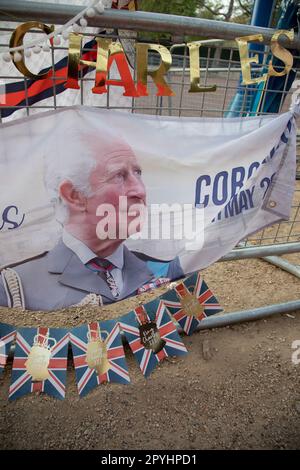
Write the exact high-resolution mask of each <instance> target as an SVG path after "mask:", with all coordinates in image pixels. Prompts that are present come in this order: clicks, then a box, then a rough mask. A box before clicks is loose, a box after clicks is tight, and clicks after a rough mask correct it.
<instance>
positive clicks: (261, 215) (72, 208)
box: [0, 107, 296, 310]
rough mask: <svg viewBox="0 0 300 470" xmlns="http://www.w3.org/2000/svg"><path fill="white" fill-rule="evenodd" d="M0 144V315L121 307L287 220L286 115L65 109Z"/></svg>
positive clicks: (291, 145) (24, 124)
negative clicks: (0, 309)
mask: <svg viewBox="0 0 300 470" xmlns="http://www.w3.org/2000/svg"><path fill="white" fill-rule="evenodd" d="M0 135H1V137H0V148H1V151H0V170H1V171H0V186H1V197H0V267H2V271H1V280H0V305H4V306H10V307H13V306H20V305H21V307H23V308H28V309H32V310H53V309H59V308H64V307H68V306H72V305H77V304H78V303H81V302H83V301H84V299H85V298H86V296H88V295H95V296H96V298H97V299H98V300H99V303H100V304H101V303H111V302H114V301H118V300H122V299H124V298H127V297H129V296H131V295H136V294H137V293H139V292H143V290H144V288H145V286H148V285H151V286H153V285H161V284H162V283H163V282H166V281H167V280H173V279H179V278H182V277H184V275H186V274H189V273H192V272H195V271H197V270H199V269H203V268H205V267H207V266H209V265H210V264H212V263H213V262H215V261H217V260H218V259H219V258H221V257H222V256H223V255H225V254H226V253H227V252H229V251H230V250H231V249H232V248H234V246H236V244H237V243H238V242H239V241H240V240H242V239H243V238H245V237H246V236H248V235H249V234H251V233H253V232H255V231H258V230H260V229H262V228H263V227H266V226H268V225H271V224H273V223H275V222H278V221H280V220H286V219H288V218H289V213H290V207H291V202H292V197H293V192H294V183H295V164H296V157H295V153H296V152H295V136H296V130H295V121H294V116H293V113H292V112H288V113H285V114H281V115H275V116H274V115H268V116H259V117H248V118H233V119H219V118H197V117H180V118H179V117H172V116H149V115H144V114H129V113H125V112H121V111H113V110H106V109H92V108H85V107H71V108H65V109H61V110H56V111H50V112H46V113H41V114H39V115H34V116H32V117H28V118H24V119H20V120H17V121H14V122H9V123H7V124H3V125H2V126H1V127H0ZM12 284H14V285H15V284H17V286H18V289H15V290H14V291H12V289H11V288H10V286H11V285H12ZM98 300H97V301H98Z"/></svg>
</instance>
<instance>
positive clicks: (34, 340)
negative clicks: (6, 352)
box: [9, 327, 69, 400]
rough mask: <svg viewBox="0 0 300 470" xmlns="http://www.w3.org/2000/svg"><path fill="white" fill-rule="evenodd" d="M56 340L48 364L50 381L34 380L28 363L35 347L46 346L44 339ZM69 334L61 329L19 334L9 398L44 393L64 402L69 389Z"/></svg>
mask: <svg viewBox="0 0 300 470" xmlns="http://www.w3.org/2000/svg"><path fill="white" fill-rule="evenodd" d="M48 337H49V343H50V340H53V341H52V343H53V344H54V346H53V347H52V348H51V349H50V351H51V354H50V358H49V363H48V367H47V370H48V375H49V378H48V379H46V380H42V381H34V380H32V379H33V377H32V375H31V374H30V373H29V372H28V370H27V366H26V363H27V361H28V359H29V355H30V352H31V349H32V347H33V346H34V344H38V345H41V346H42V344H43V343H45V338H48ZM68 344H69V333H68V332H67V330H65V329H58V328H43V327H41V328H20V329H18V331H17V337H16V349H15V355H14V361H13V370H12V379H11V385H10V388H9V399H10V400H14V399H16V398H19V397H21V396H23V395H26V394H27V393H31V392H44V393H46V394H48V395H50V396H53V397H56V398H60V399H63V398H64V397H65V390H66V376H67V356H68Z"/></svg>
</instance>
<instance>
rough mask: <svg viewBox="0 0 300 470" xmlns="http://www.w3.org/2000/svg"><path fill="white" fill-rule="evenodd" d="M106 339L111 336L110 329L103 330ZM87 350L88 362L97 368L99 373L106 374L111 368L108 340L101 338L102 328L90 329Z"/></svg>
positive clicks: (92, 367) (90, 365)
mask: <svg viewBox="0 0 300 470" xmlns="http://www.w3.org/2000/svg"><path fill="white" fill-rule="evenodd" d="M103 333H105V335H106V339H107V338H108V336H109V333H108V331H105V330H103V331H102V334H103ZM87 339H88V344H87V350H86V363H87V365H88V366H89V368H90V369H95V370H96V372H97V373H98V374H99V375H102V374H106V373H107V371H108V370H109V368H110V365H109V362H108V357H107V345H106V341H105V340H102V339H101V333H100V328H99V329H98V330H90V331H88V332H87Z"/></svg>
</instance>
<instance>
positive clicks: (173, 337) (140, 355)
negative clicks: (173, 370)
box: [120, 299, 187, 377]
mask: <svg viewBox="0 0 300 470" xmlns="http://www.w3.org/2000/svg"><path fill="white" fill-rule="evenodd" d="M120 326H121V328H122V330H123V332H124V334H125V336H126V338H127V340H128V343H129V346H130V348H131V350H132V352H133V353H134V356H135V358H136V360H137V362H138V364H139V366H140V369H141V371H142V373H143V374H144V376H145V377H148V376H149V374H150V373H151V372H152V371H153V369H154V368H155V367H156V366H157V364H158V363H159V362H160V361H162V360H163V359H164V358H165V357H167V356H181V355H183V354H186V353H187V350H186V347H185V345H184V344H183V342H182V341H181V339H180V336H179V334H178V332H177V329H176V327H175V325H174V323H173V321H172V319H171V317H170V315H169V314H168V312H167V310H166V308H165V306H164V304H163V302H162V301H160V300H157V299H155V300H153V301H152V302H149V303H148V304H145V305H143V306H140V307H137V308H136V309H135V310H134V311H132V312H130V313H128V314H127V315H124V316H123V317H121V318H120ZM143 336H144V337H143Z"/></svg>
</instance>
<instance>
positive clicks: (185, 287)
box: [160, 272, 223, 335]
mask: <svg viewBox="0 0 300 470" xmlns="http://www.w3.org/2000/svg"><path fill="white" fill-rule="evenodd" d="M160 298H161V300H162V301H163V303H164V305H165V306H166V307H167V309H168V311H169V312H170V314H171V315H173V317H174V318H175V320H177V322H178V323H179V325H180V326H181V328H182V329H183V331H184V332H185V333H186V334H187V335H191V334H192V333H193V332H194V331H195V330H196V328H197V327H198V326H199V324H200V321H201V320H202V319H203V318H205V317H208V316H210V315H214V314H215V313H219V312H222V310H223V309H222V307H221V306H220V304H219V303H218V301H217V299H216V297H215V296H214V294H213V293H212V291H211V290H210V289H209V288H208V286H207V284H206V282H205V281H204V280H203V278H202V276H201V275H200V272H198V273H195V274H193V275H192V276H190V277H189V278H188V279H186V280H185V281H184V282H181V283H180V284H178V285H177V286H176V287H175V289H172V290H171V291H169V292H166V293H165V294H163V295H162V296H161V297H160Z"/></svg>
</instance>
